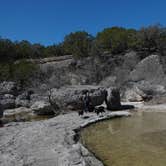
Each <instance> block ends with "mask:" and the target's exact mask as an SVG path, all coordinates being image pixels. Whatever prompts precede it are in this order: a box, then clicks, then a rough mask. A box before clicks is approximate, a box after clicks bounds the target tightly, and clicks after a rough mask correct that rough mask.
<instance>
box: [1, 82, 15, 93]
mask: <svg viewBox="0 0 166 166" xmlns="http://www.w3.org/2000/svg"><path fill="white" fill-rule="evenodd" d="M0 94H1V95H2V94H13V95H15V94H17V85H16V83H15V82H7V81H4V82H1V83H0Z"/></svg>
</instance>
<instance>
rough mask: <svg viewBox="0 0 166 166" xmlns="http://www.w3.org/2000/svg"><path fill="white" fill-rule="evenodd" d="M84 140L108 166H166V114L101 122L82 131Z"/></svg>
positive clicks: (143, 113)
mask: <svg viewBox="0 0 166 166" xmlns="http://www.w3.org/2000/svg"><path fill="white" fill-rule="evenodd" d="M81 141H82V142H83V144H84V145H85V146H87V147H88V149H89V150H90V151H92V152H93V153H95V154H96V156H97V157H99V158H100V159H101V160H102V161H103V162H104V164H105V165H107V166H165V165H166V157H165V156H166V113H164V112H160V113H157V112H138V113H135V114H134V115H133V116H132V117H127V118H126V117H124V118H120V119H114V120H109V121H104V122H99V123H96V124H93V125H91V126H89V127H87V128H85V129H84V130H83V131H82V132H81Z"/></svg>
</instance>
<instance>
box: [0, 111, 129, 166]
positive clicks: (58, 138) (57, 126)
mask: <svg viewBox="0 0 166 166" xmlns="http://www.w3.org/2000/svg"><path fill="white" fill-rule="evenodd" d="M128 115H129V113H128V112H122V111H121V112H107V113H106V114H104V115H103V117H102V119H100V117H98V116H97V115H96V114H90V118H88V119H83V118H81V117H78V114H77V112H70V113H68V114H64V115H59V116H57V117H54V118H52V119H49V120H44V121H35V122H24V123H23V122H19V123H17V122H13V123H10V124H5V125H4V127H2V128H1V129H0V146H1V150H0V163H1V164H0V165H2V166H25V165H27V166H28V165H29V166H74V165H76V166H103V164H102V163H101V161H99V160H98V159H96V158H95V156H94V155H93V154H92V153H90V152H89V151H88V150H85V147H84V148H82V146H81V145H80V142H77V141H70V140H71V139H73V135H75V134H76V133H75V132H74V130H75V129H76V128H80V126H82V125H84V127H85V124H86V125H88V124H89V123H91V122H97V121H99V120H103V119H105V118H113V117H119V116H128Z"/></svg>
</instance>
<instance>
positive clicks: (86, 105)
mask: <svg viewBox="0 0 166 166" xmlns="http://www.w3.org/2000/svg"><path fill="white" fill-rule="evenodd" d="M90 103H91V100H90V96H89V92H88V91H86V92H85V95H84V96H83V110H84V112H85V113H87V112H89V109H90Z"/></svg>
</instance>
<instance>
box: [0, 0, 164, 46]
mask: <svg viewBox="0 0 166 166" xmlns="http://www.w3.org/2000/svg"><path fill="white" fill-rule="evenodd" d="M165 8H166V1H165V0H0V36H1V37H3V38H9V39H11V40H23V39H26V40H28V41H30V42H32V43H41V44H44V45H49V44H53V43H58V42H61V41H62V40H63V38H64V36H65V35H66V34H68V33H70V32H72V31H77V30H85V31H88V32H89V33H91V34H93V35H95V34H96V33H97V32H98V31H101V30H102V29H104V28H106V27H111V26H123V27H127V28H140V27H142V26H147V25H150V24H155V23H160V24H161V25H163V26H165V25H166V10H165Z"/></svg>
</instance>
